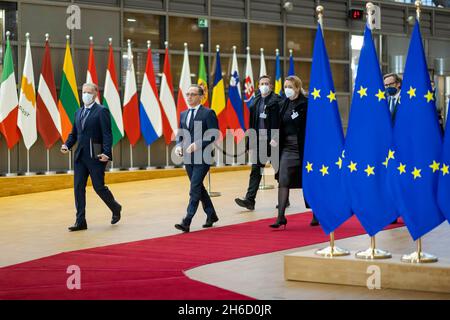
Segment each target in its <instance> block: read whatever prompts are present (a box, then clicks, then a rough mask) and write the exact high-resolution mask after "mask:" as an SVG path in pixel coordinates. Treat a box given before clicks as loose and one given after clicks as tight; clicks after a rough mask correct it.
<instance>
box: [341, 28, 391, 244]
mask: <svg viewBox="0 0 450 320" xmlns="http://www.w3.org/2000/svg"><path fill="white" fill-rule="evenodd" d="M391 143H392V124H391V115H390V113H389V108H388V104H387V100H386V94H385V89H384V84H383V78H382V75H381V70H380V65H379V63H378V59H377V53H376V51H375V47H374V42H373V39H372V32H371V31H370V29H369V28H368V27H367V26H366V29H365V32H364V44H363V47H362V49H361V55H360V57H359V65H358V72H357V75H356V80H355V88H354V92H353V99H352V104H351V109H350V118H349V126H348V129H347V136H346V138H345V167H343V170H344V181H345V184H346V186H347V190H348V192H349V194H350V195H349V197H350V199H351V200H350V201H351V207H352V211H353V212H354V213H355V214H356V216H357V217H358V219H359V221H360V222H361V224H362V226H363V227H364V229H365V230H366V232H367V233H368V234H369V236H374V235H375V234H376V233H377V232H379V231H381V230H382V229H383V228H384V227H385V226H387V225H388V224H390V223H391V222H392V221H393V220H395V218H397V214H396V210H395V205H394V203H393V201H392V197H391V195H390V194H389V193H388V192H386V190H387V176H388V172H387V167H386V166H385V165H384V164H386V163H387V160H385V159H388V158H391V157H392V156H393V154H392V150H390V149H389V148H390V147H391ZM383 163H384V164H383Z"/></svg>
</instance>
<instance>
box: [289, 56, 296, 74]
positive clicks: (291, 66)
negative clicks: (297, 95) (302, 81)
mask: <svg viewBox="0 0 450 320" xmlns="http://www.w3.org/2000/svg"><path fill="white" fill-rule="evenodd" d="M289 76H295V68H294V56H293V55H292V53H291V55H290V56H289V71H288V77H289Z"/></svg>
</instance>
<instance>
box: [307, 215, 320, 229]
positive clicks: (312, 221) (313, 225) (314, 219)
mask: <svg viewBox="0 0 450 320" xmlns="http://www.w3.org/2000/svg"><path fill="white" fill-rule="evenodd" d="M309 225H310V226H311V227H317V226H318V225H320V223H319V220H317V218H316V216H315V215H313V217H312V220H311V222H310V223H309Z"/></svg>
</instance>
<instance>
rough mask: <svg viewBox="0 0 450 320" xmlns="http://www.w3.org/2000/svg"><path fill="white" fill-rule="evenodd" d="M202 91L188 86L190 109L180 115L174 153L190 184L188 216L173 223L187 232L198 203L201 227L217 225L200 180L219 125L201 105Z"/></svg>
mask: <svg viewBox="0 0 450 320" xmlns="http://www.w3.org/2000/svg"><path fill="white" fill-rule="evenodd" d="M203 94H204V93H203V88H202V87H201V86H198V85H191V86H190V87H189V89H188V91H187V93H186V100H187V101H186V102H187V104H188V105H189V109H188V110H186V111H183V112H182V113H181V114H180V123H179V128H180V129H179V130H178V133H177V146H176V149H175V153H176V154H177V155H178V156H180V157H183V160H184V166H185V168H186V172H187V174H188V177H189V180H190V182H191V186H190V190H189V197H190V198H189V205H188V207H187V214H186V216H185V217H184V218H183V220H182V221H181V223H179V224H176V225H175V228H177V229H178V230H181V231H184V232H189V228H190V225H191V222H192V218H193V217H194V215H195V213H196V212H197V208H198V205H199V203H200V201H201V202H202V205H203V210H204V211H205V213H206V215H207V218H206V222H205V224H204V225H203V228H210V227H212V226H213V223H215V222H217V221H218V220H219V218H218V217H217V214H216V210H215V209H214V206H213V203H212V201H211V198H210V197H209V194H208V192H207V191H206V189H205V186H204V185H203V179H204V178H205V176H206V174H207V173H208V171H209V167H210V165H211V163H212V162H213V159H214V158H213V156H212V146H213V145H212V143H213V142H214V141H215V140H216V139H217V137H218V134H219V131H218V129H219V126H218V122H217V116H216V113H215V112H214V110H212V109H208V108H205V107H203V106H202V105H201V101H202V97H203Z"/></svg>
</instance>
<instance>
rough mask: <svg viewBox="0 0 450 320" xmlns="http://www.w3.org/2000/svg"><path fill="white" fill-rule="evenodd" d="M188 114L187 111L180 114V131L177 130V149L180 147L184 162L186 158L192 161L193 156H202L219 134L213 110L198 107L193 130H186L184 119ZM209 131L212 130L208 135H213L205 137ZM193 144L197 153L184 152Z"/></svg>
mask: <svg viewBox="0 0 450 320" xmlns="http://www.w3.org/2000/svg"><path fill="white" fill-rule="evenodd" d="M188 113H189V109H188V110H185V111H183V112H181V114H180V123H179V126H178V127H179V128H180V130H178V132H177V147H181V148H182V149H183V156H184V159H185V162H186V160H187V159H188V158H190V160H192V159H193V157H194V155H195V154H197V153H201V154H203V151H204V150H205V148H206V147H208V146H209V145H210V144H211V143H213V142H214V141H215V140H216V139H217V138H218V134H219V131H218V130H219V124H218V121H217V116H216V113H215V111H214V110H212V109H209V108H205V107H204V106H200V107H199V108H198V110H197V113H196V114H195V117H194V127H193V128H188V127H187V125H186V118H187V116H188ZM200 124H201V125H200ZM210 129H213V130H214V131H210V133H214V134H207V135H205V132H206V131H207V130H210ZM193 142H195V144H196V145H197V148H198V149H197V151H195V152H192V153H191V154H189V153H187V152H186V148H187V147H189V145H190V144H191V143H193ZM202 161H203V160H202ZM191 163H193V162H191ZM208 164H210V163H208Z"/></svg>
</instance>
